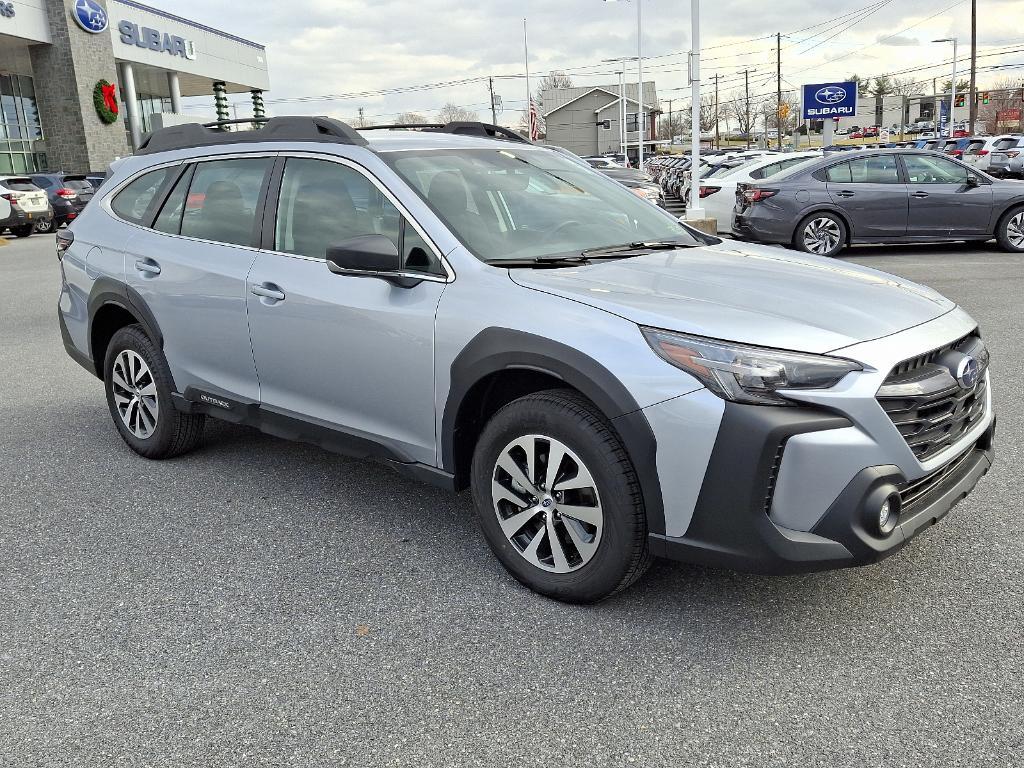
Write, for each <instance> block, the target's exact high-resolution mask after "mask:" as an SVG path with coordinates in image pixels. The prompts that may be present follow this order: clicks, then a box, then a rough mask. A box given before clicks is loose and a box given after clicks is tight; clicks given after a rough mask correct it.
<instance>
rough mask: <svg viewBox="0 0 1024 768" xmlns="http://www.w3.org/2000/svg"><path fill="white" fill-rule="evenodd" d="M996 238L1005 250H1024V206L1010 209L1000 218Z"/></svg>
mask: <svg viewBox="0 0 1024 768" xmlns="http://www.w3.org/2000/svg"><path fill="white" fill-rule="evenodd" d="M996 239H997V240H998V241H999V247H1000V248H1002V249H1003V250H1004V251H1011V252H1013V253H1022V252H1024V206H1020V207H1018V208H1014V209H1012V210H1010V211H1009V212H1008V213H1007V214H1006V215H1005V216H1003V218H1002V219H1000V220H999V226H997V227H996Z"/></svg>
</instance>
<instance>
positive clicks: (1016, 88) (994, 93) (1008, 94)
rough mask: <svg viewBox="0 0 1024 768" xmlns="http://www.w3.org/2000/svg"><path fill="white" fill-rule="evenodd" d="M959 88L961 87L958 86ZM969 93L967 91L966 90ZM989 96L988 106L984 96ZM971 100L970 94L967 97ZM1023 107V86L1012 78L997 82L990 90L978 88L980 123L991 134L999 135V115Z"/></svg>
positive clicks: (1004, 78)
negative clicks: (1006, 110) (1004, 111)
mask: <svg viewBox="0 0 1024 768" xmlns="http://www.w3.org/2000/svg"><path fill="white" fill-rule="evenodd" d="M958 87H959V86H958ZM964 93H967V90H966V89H965V90H964ZM986 93H987V94H988V104H985V103H984V100H983V95H984V94H986ZM967 98H970V94H968V95H967ZM1020 106H1021V84H1020V81H1019V80H1016V79H1014V78H1012V77H1003V78H1000V79H999V80H996V81H995V82H994V83H992V85H990V86H989V87H988V88H978V123H979V124H980V125H983V126H984V127H985V129H986V130H987V131H988V132H989V133H999V132H1000V126H999V124H998V119H999V113H1000V112H1002V111H1003V110H1005V109H1019V108H1020Z"/></svg>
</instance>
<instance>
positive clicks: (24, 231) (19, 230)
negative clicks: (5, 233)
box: [11, 224, 36, 237]
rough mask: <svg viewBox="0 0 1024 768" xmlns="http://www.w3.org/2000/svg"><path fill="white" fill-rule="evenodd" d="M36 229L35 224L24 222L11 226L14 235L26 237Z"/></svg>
mask: <svg viewBox="0 0 1024 768" xmlns="http://www.w3.org/2000/svg"><path fill="white" fill-rule="evenodd" d="M35 231H36V225H35V224H25V225H22V226H20V227H11V232H13V233H14V236H15V237H28V236H29V235H31V234H32V233H33V232H35Z"/></svg>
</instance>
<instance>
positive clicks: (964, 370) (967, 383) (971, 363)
mask: <svg viewBox="0 0 1024 768" xmlns="http://www.w3.org/2000/svg"><path fill="white" fill-rule="evenodd" d="M978 370H979V369H978V361H977V360H975V359H974V358H973V357H971V356H970V355H964V356H963V358H961V360H960V362H959V363H957V365H956V370H955V371H953V376H954V378H955V379H956V381H957V383H958V384H959V385H960V386H961V387H963V388H964V389H970V388H971V387H973V386H974V385H975V384H977V383H978Z"/></svg>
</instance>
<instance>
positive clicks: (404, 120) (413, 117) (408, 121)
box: [395, 112, 430, 125]
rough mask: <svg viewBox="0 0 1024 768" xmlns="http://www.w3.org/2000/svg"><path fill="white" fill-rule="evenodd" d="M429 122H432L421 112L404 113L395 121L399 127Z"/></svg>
mask: <svg viewBox="0 0 1024 768" xmlns="http://www.w3.org/2000/svg"><path fill="white" fill-rule="evenodd" d="M429 122H430V121H429V120H428V119H427V118H425V117H424V116H423V115H421V114H420V113H419V112H403V113H402V114H400V115H399V116H398V117H397V118H396V119H395V123H396V124H397V125H417V124H423V123H429Z"/></svg>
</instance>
